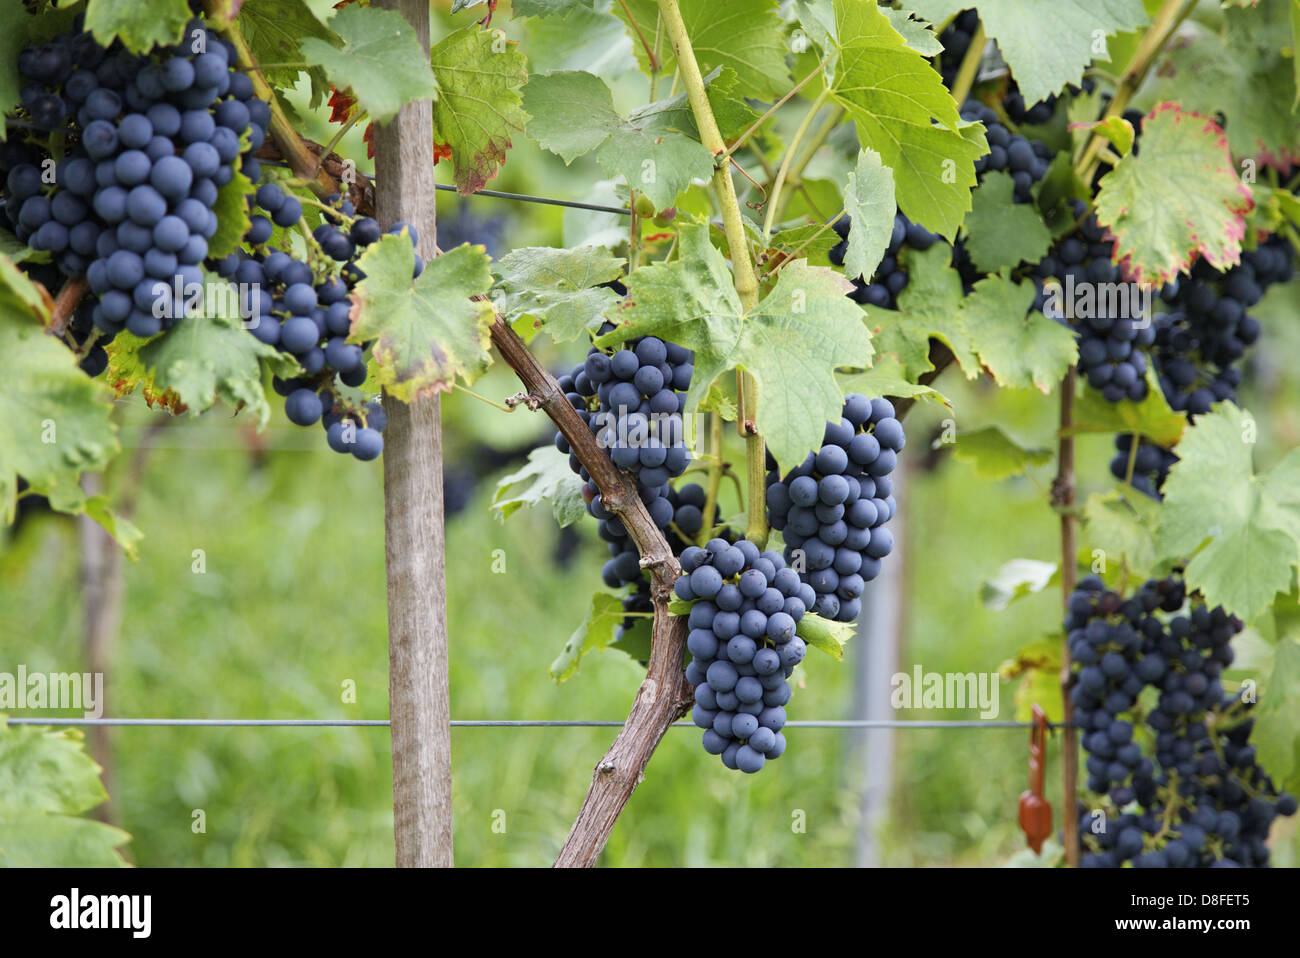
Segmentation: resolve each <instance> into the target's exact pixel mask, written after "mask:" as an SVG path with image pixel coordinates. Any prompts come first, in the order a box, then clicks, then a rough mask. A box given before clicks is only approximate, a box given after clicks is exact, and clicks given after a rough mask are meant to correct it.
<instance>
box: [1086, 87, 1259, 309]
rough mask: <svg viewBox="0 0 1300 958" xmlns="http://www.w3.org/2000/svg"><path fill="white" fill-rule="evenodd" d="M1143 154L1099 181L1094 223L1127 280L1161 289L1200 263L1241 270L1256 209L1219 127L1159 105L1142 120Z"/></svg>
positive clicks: (1131, 157)
mask: <svg viewBox="0 0 1300 958" xmlns="http://www.w3.org/2000/svg"><path fill="white" fill-rule="evenodd" d="M1139 151H1140V152H1139V153H1137V154H1130V155H1128V156H1126V157H1125V158H1124V159H1123V160H1121V161H1120V163H1119V164H1118V165H1117V166H1116V167H1115V168H1114V169H1113V170H1111V171H1110V172H1109V173H1107V174H1106V176H1105V177H1103V178H1102V181H1101V189H1100V191H1099V192H1098V194H1097V221H1098V222H1099V223H1101V224H1102V225H1103V226H1105V227H1107V229H1108V230H1109V234H1110V237H1111V238H1112V239H1113V240H1114V242H1115V247H1114V253H1113V255H1112V258H1113V259H1114V261H1115V262H1116V263H1117V264H1118V265H1119V266H1120V267H1121V268H1122V269H1123V271H1124V274H1125V276H1126V277H1127V278H1128V279H1129V280H1131V281H1133V282H1149V283H1153V284H1155V285H1163V284H1164V283H1167V282H1169V281H1170V280H1172V279H1173V278H1174V277H1175V276H1177V275H1178V274H1179V273H1181V272H1186V271H1187V270H1188V269H1189V268H1190V267H1191V265H1192V263H1193V262H1194V261H1195V260H1196V258H1197V257H1198V256H1201V257H1204V258H1205V260H1206V261H1207V262H1208V263H1209V264H1210V265H1211V266H1214V267H1215V268H1217V269H1227V268H1228V267H1230V266H1234V265H1236V263H1237V262H1238V261H1239V259H1240V255H1241V241H1242V238H1243V237H1244V236H1245V233H1246V214H1247V213H1249V212H1250V211H1251V209H1253V208H1254V205H1255V203H1254V200H1253V199H1252V198H1251V192H1250V187H1248V186H1247V185H1246V184H1245V183H1243V182H1242V181H1241V180H1240V178H1238V176H1237V173H1236V170H1235V168H1234V167H1233V163H1232V156H1231V154H1230V153H1229V151H1228V141H1227V137H1225V136H1224V133H1223V130H1222V129H1220V128H1219V126H1218V124H1216V123H1215V122H1214V121H1213V120H1212V119H1210V118H1208V117H1205V116H1202V115H1200V114H1199V113H1190V112H1188V111H1186V110H1183V109H1182V108H1181V107H1180V106H1179V105H1178V104H1176V103H1160V104H1157V105H1156V107H1155V108H1154V109H1153V110H1152V111H1151V112H1150V113H1149V114H1147V116H1146V117H1145V118H1143V121H1142V139H1141V141H1140V143H1139Z"/></svg>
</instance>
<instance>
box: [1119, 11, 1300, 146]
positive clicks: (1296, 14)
mask: <svg viewBox="0 0 1300 958" xmlns="http://www.w3.org/2000/svg"><path fill="white" fill-rule="evenodd" d="M1287 6H1290V8H1291V22H1290V23H1288V22H1287V14H1286V9H1285V8H1286V7H1287ZM1223 17H1224V27H1223V30H1222V31H1221V32H1215V31H1211V30H1208V29H1206V28H1204V27H1198V28H1196V29H1194V30H1191V31H1188V32H1187V35H1186V36H1180V38H1179V42H1178V43H1177V44H1174V45H1173V46H1172V47H1171V49H1170V50H1169V52H1168V54H1167V55H1166V57H1165V59H1164V61H1163V62H1162V63H1161V65H1160V68H1159V69H1158V70H1156V71H1155V72H1154V73H1153V76H1152V79H1153V90H1152V94H1153V95H1154V96H1155V97H1157V98H1159V99H1160V100H1172V101H1174V102H1176V103H1181V104H1182V105H1183V107H1184V108H1185V109H1188V110H1195V111H1196V112H1198V113H1202V114H1205V115H1206V116H1213V115H1214V114H1215V113H1219V112H1221V113H1223V114H1224V116H1227V117H1229V118H1230V122H1229V123H1228V125H1227V129H1226V130H1225V131H1224V132H1225V133H1227V136H1228V145H1229V146H1230V147H1231V148H1232V154H1233V155H1234V156H1236V157H1238V158H1241V157H1258V158H1260V160H1261V161H1263V162H1266V163H1270V164H1272V165H1274V166H1277V167H1279V168H1281V169H1284V170H1285V169H1287V168H1289V167H1290V166H1291V165H1293V164H1294V163H1296V162H1297V161H1300V128H1298V127H1297V124H1296V118H1295V115H1294V109H1295V106H1296V104H1297V102H1298V100H1297V98H1298V97H1300V73H1298V72H1297V71H1300V58H1297V57H1296V56H1295V50H1296V49H1297V44H1296V37H1297V36H1300V4H1296V3H1295V0H1291V3H1290V4H1287V3H1286V2H1285V0H1270V2H1268V3H1266V4H1263V5H1261V6H1260V7H1258V8H1257V9H1255V10H1228V11H1226V12H1225V13H1224V15H1223ZM1288 46H1290V47H1291V50H1290V51H1288V50H1286V47H1288ZM1142 148H1143V149H1144V150H1145V149H1146V141H1145V137H1144V138H1143V144H1142Z"/></svg>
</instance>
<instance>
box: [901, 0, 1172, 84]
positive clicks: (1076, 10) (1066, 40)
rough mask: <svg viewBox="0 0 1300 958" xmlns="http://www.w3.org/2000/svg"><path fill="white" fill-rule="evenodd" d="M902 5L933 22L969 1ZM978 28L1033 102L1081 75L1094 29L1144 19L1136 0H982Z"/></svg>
mask: <svg viewBox="0 0 1300 958" xmlns="http://www.w3.org/2000/svg"><path fill="white" fill-rule="evenodd" d="M908 6H909V7H910V8H911V9H912V10H915V11H916V12H917V13H919V14H920V15H921V16H923V17H925V18H926V19H927V20H929V21H930V22H932V23H939V22H941V21H943V20H945V19H947V18H948V17H950V16H952V15H953V14H956V13H960V12H961V11H962V10H963V9H965V8H966V7H968V6H970V4H969V3H968V2H967V0H911V2H910V3H909V4H908ZM979 14H980V22H981V23H982V24H983V25H984V30H985V32H986V33H987V34H988V36H990V37H991V38H993V39H994V40H996V41H997V42H998V49H999V50H1000V51H1001V52H1002V56H1003V58H1004V59H1005V60H1006V61H1007V65H1008V66H1010V67H1011V73H1012V75H1013V76H1014V77H1015V78H1016V83H1017V84H1019V86H1020V92H1021V93H1022V94H1024V97H1025V103H1029V104H1033V103H1037V102H1038V101H1039V100H1043V99H1046V98H1047V97H1048V96H1050V95H1051V94H1053V93H1059V92H1060V91H1061V90H1062V89H1064V88H1065V87H1066V85H1068V84H1071V83H1078V82H1079V81H1080V80H1081V79H1083V71H1084V68H1085V67H1086V66H1087V65H1088V64H1089V63H1090V62H1091V61H1092V60H1093V58H1094V57H1095V56H1096V51H1095V50H1094V49H1093V45H1094V43H1096V39H1097V35H1098V31H1100V33H1101V35H1102V36H1111V35H1113V34H1115V33H1118V32H1120V31H1123V30H1134V29H1136V28H1137V27H1140V26H1142V25H1144V24H1145V23H1146V22H1147V16H1146V11H1145V10H1144V9H1143V7H1142V0H1053V2H1052V3H1051V4H1043V3H1041V2H1038V0H985V2H983V3H981V4H980V5H979Z"/></svg>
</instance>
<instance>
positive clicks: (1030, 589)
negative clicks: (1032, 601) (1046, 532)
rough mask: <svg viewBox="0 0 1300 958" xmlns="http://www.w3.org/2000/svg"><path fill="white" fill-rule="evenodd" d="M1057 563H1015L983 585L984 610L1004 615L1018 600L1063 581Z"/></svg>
mask: <svg viewBox="0 0 1300 958" xmlns="http://www.w3.org/2000/svg"><path fill="white" fill-rule="evenodd" d="M1058 568H1059V566H1058V565H1057V564H1056V563H1055V562H1043V561H1042V560H1040V559H1012V560H1010V561H1009V562H1004V563H1003V564H1002V567H1001V568H1000V569H998V571H997V572H995V573H993V575H991V576H989V577H988V578H987V579H985V580H984V581H983V582H981V583H980V602H982V603H983V604H984V608H986V609H992V610H993V611H994V612H1001V611H1002V610H1003V609H1005V608H1006V607H1007V606H1009V605H1010V604H1011V603H1012V602H1015V601H1016V600H1017V599H1023V598H1024V597H1025V596H1027V595H1033V594H1034V593H1035V592H1042V591H1043V590H1044V589H1046V588H1047V587H1048V586H1049V585H1051V584H1052V583H1054V582H1056V581H1057V580H1058V579H1059V578H1060V577H1059V576H1058V575H1057V572H1056V570H1057V569H1058Z"/></svg>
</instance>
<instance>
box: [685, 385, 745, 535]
mask: <svg viewBox="0 0 1300 958" xmlns="http://www.w3.org/2000/svg"><path fill="white" fill-rule="evenodd" d="M704 431H705V435H706V437H707V439H708V444H709V453H708V454H709V457H710V462H709V485H708V488H707V491H706V492H705V495H704V524H703V525H701V526H700V534H699V537H698V538H697V539H696V541H697V542H698V543H699V544H700V545H704V543H706V542H708V541H709V539H711V538H712V537H713V511H714V509H716V508H717V506H718V488H719V487H720V486H721V485H722V415H721V414H720V413H719V412H718V411H717V410H716V409H713V410H710V411H709V418H708V419H706V420H705V421H704ZM742 501H743V500H742Z"/></svg>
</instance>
